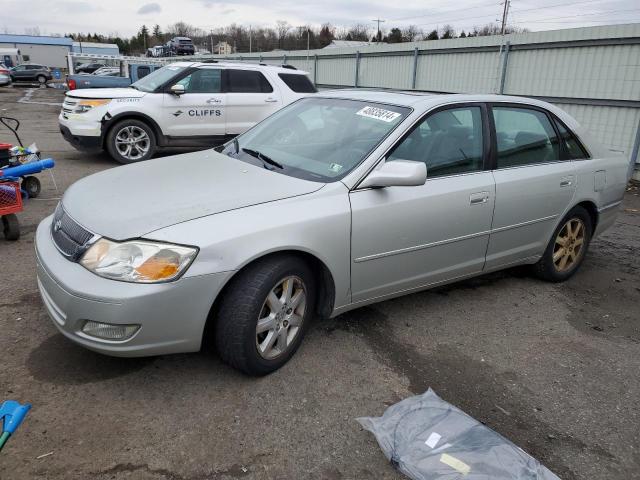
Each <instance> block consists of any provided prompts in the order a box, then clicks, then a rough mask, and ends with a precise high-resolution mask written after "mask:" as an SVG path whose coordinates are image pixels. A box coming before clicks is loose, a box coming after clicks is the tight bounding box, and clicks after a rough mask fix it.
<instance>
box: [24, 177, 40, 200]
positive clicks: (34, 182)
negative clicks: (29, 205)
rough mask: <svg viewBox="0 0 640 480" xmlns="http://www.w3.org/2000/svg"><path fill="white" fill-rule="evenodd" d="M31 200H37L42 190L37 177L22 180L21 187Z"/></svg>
mask: <svg viewBox="0 0 640 480" xmlns="http://www.w3.org/2000/svg"><path fill="white" fill-rule="evenodd" d="M20 188H22V189H23V190H24V191H25V192H27V195H28V196H29V198H36V197H37V196H38V195H40V191H41V190H42V185H41V184H40V180H38V178H37V177H31V176H29V177H24V178H23V179H22V184H21V185H20Z"/></svg>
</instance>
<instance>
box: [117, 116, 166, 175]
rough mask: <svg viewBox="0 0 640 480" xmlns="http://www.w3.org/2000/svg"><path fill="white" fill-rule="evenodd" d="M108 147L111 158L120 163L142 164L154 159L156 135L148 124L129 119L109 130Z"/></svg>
mask: <svg viewBox="0 0 640 480" xmlns="http://www.w3.org/2000/svg"><path fill="white" fill-rule="evenodd" d="M106 146H107V151H108V152H109V155H111V158H113V159H114V160H116V161H117V162H119V163H122V164H125V165H126V164H129V163H135V162H141V161H143V160H148V159H150V158H151V157H153V154H154V153H155V151H156V135H155V133H153V129H152V128H151V127H149V125H147V124H146V123H144V122H141V121H140V120H136V119H134V118H129V119H126V120H122V121H120V122H118V123H116V124H115V125H114V126H113V127H112V128H111V129H110V130H109V133H108V134H107V139H106Z"/></svg>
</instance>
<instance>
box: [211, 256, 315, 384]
mask: <svg viewBox="0 0 640 480" xmlns="http://www.w3.org/2000/svg"><path fill="white" fill-rule="evenodd" d="M315 294H316V292H315V281H314V276H313V272H312V271H311V269H310V268H309V266H308V265H307V264H306V263H305V262H304V261H302V260H301V259H299V258H297V257H272V258H267V259H265V260H262V261H259V262H257V263H256V264H254V265H252V266H250V267H249V268H248V269H247V270H245V271H244V272H241V273H240V274H239V275H238V277H237V278H236V279H234V280H233V282H232V284H231V285H229V288H228V289H227V293H226V294H225V296H224V297H223V299H222V303H221V305H220V309H219V311H218V315H217V317H218V318H217V323H216V347H217V350H218V354H219V355H220V357H221V358H222V360H223V361H224V362H225V363H228V364H229V365H231V366H233V367H235V368H237V369H239V370H242V371H243V372H245V373H247V374H249V375H266V374H267V373H271V372H273V371H274V370H277V369H278V368H280V367H281V366H283V365H284V364H285V363H287V361H288V360H289V359H290V358H291V357H292V356H293V354H294V353H295V352H296V350H297V349H298V347H299V346H300V343H301V342H302V338H303V336H304V333H305V331H306V329H307V327H308V324H309V323H310V321H311V317H312V312H313V306H314V302H315Z"/></svg>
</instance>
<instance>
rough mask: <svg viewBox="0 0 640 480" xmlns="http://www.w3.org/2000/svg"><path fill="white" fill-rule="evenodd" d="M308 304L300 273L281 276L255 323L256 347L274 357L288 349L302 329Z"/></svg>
mask: <svg viewBox="0 0 640 480" xmlns="http://www.w3.org/2000/svg"><path fill="white" fill-rule="evenodd" d="M306 307H307V292H306V288H305V285H304V283H303V282H302V280H301V279H300V278H299V277H296V276H289V277H286V278H284V279H282V280H280V281H279V282H278V283H277V284H276V285H275V286H274V287H273V288H272V289H271V291H270V292H269V294H268V295H267V298H266V299H265V301H264V303H263V305H262V308H261V309H260V314H259V316H258V323H257V325H256V348H257V349H258V353H259V354H260V356H261V357H262V358H265V359H267V360H273V359H274V358H277V357H279V356H280V355H282V354H283V353H285V352H286V351H287V350H288V349H289V347H290V346H291V345H292V344H293V343H294V340H295V339H296V336H297V335H298V333H299V332H300V329H301V327H302V322H303V320H304V315H305V310H306Z"/></svg>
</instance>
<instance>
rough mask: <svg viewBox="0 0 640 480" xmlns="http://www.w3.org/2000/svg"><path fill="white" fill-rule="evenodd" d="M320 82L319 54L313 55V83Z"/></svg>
mask: <svg viewBox="0 0 640 480" xmlns="http://www.w3.org/2000/svg"><path fill="white" fill-rule="evenodd" d="M317 83H318V55H317V54H316V55H314V56H313V84H314V85H315V84H317Z"/></svg>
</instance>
